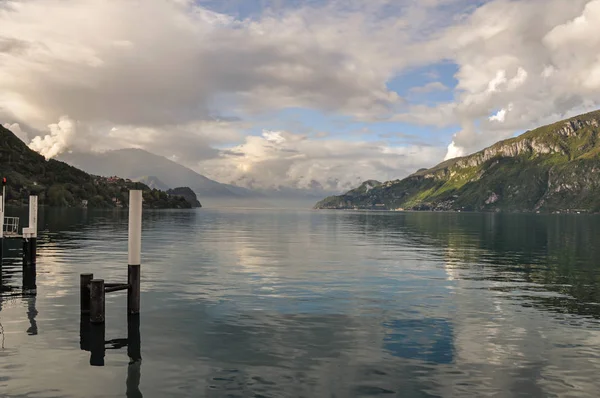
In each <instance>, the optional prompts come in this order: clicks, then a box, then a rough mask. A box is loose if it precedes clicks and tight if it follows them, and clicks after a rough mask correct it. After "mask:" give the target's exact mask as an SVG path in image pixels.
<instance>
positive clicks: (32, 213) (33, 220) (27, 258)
mask: <svg viewBox="0 0 600 398" xmlns="http://www.w3.org/2000/svg"><path fill="white" fill-rule="evenodd" d="M37 219H38V197H37V196H35V195H30V196H29V225H28V226H27V228H23V265H28V266H29V265H35V263H36V262H37Z"/></svg>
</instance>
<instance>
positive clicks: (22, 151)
mask: <svg viewBox="0 0 600 398" xmlns="http://www.w3.org/2000/svg"><path fill="white" fill-rule="evenodd" d="M0 176H2V177H6V179H7V185H6V204H7V205H26V204H27V203H28V201H29V195H38V201H39V204H40V205H49V206H60V207H123V206H127V202H128V200H129V190H131V189H141V190H142V191H143V198H144V207H147V208H148V207H150V208H190V207H192V204H191V203H189V202H188V201H187V200H186V199H185V197H184V196H181V195H168V194H167V193H166V192H163V191H159V190H156V189H150V188H149V187H148V186H146V185H144V184H142V183H138V182H132V181H131V180H126V179H122V178H118V177H111V178H106V177H98V176H93V175H90V174H87V173H85V172H84V171H81V170H79V169H77V168H75V167H73V166H69V165H68V164H66V163H63V162H60V161H57V160H54V159H50V160H46V159H45V158H44V157H43V156H41V155H40V154H38V153H37V152H35V151H32V150H31V149H29V147H27V145H25V143H24V142H23V141H21V140H20V139H19V138H17V136H15V135H14V134H13V133H12V132H11V131H10V130H7V129H6V128H4V127H2V126H1V125H0Z"/></svg>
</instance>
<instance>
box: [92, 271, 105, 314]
mask: <svg viewBox="0 0 600 398" xmlns="http://www.w3.org/2000/svg"><path fill="white" fill-rule="evenodd" d="M90 322H92V323H104V279H92V280H91V284H90Z"/></svg>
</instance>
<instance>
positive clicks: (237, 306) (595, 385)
mask: <svg viewBox="0 0 600 398" xmlns="http://www.w3.org/2000/svg"><path fill="white" fill-rule="evenodd" d="M25 211H26V209H24V210H22V215H23V217H24V215H25ZM11 215H12V214H11ZM40 227H41V228H42V231H41V233H40V237H39V242H38V264H37V280H36V283H37V295H35V296H32V295H31V294H24V295H23V294H20V293H21V286H22V280H23V276H22V273H21V262H20V252H19V251H18V250H17V249H18V246H19V244H18V243H20V242H12V243H9V244H5V257H6V256H9V257H12V258H8V259H6V258H5V264H4V268H3V281H2V283H3V290H4V292H3V295H2V298H1V299H0V332H1V335H0V339H1V341H0V343H1V347H2V348H0V396H6V397H123V396H127V397H141V396H143V397H189V396H193V397H199V396H206V397H223V396H231V397H367V396H377V395H383V396H402V397H430V396H444V397H446V396H460V397H466V396H484V395H485V396H502V397H504V396H523V397H532V396H533V397H535V396H561V397H569V396H573V397H575V396H577V397H581V396H597V394H598V391H599V389H600V377H599V376H598V375H599V374H600V321H599V319H600V307H599V304H600V265H599V262H600V261H599V260H600V248H599V247H600V246H599V245H598V238H599V237H600V217H597V216H590V215H535V214H475V213H400V212H392V213H387V212H351V211H339V212H335V211H310V210H259V209H245V210H244V209H226V210H225V209H223V210H218V209H208V208H206V209H200V210H186V211H144V218H143V238H142V239H143V242H142V302H141V316H140V318H139V325H136V324H135V322H133V323H132V322H130V324H129V325H128V319H127V316H126V313H125V312H126V311H125V308H126V293H124V292H116V293H110V294H108V295H107V307H106V317H107V319H106V325H105V330H104V332H103V333H104V334H105V336H102V337H100V338H101V339H103V340H106V341H107V342H108V343H107V344H106V345H104V344H102V343H103V340H100V346H99V347H98V344H97V341H98V340H97V339H98V336H99V334H98V332H97V331H96V332H93V331H92V332H90V326H89V324H88V323H87V322H80V321H81V317H80V314H79V274H80V273H83V272H93V273H94V274H95V277H97V278H103V279H105V280H106V281H109V282H119V281H125V280H126V277H127V253H126V251H127V213H126V211H92V210H88V211H86V210H75V209H71V210H67V209H64V210H61V209H45V210H42V211H41V213H40ZM23 293H30V292H27V291H25V292H23ZM128 326H129V327H128ZM128 337H129V339H130V340H129V343H132V342H133V344H129V345H130V347H127V346H125V344H126V343H127V342H128V341H127V340H125V339H127V338H128ZM136 342H137V343H136ZM136 345H137V348H138V349H139V350H140V352H141V358H142V360H141V361H131V363H130V358H129V355H135V354H132V353H131V352H132V351H135V350H136V348H135V347H134V346H136ZM92 363H93V365H94V366H93V365H92ZM99 364H101V365H103V366H95V365H99Z"/></svg>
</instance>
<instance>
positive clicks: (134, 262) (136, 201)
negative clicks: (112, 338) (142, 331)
mask: <svg viewBox="0 0 600 398" xmlns="http://www.w3.org/2000/svg"><path fill="white" fill-rule="evenodd" d="M128 249H129V256H128V257H129V258H128V263H127V264H128V265H127V283H128V285H129V289H128V290H127V313H128V314H130V315H131V314H139V313H140V281H141V275H140V268H141V267H140V264H141V251H142V191H140V190H131V191H129V236H128Z"/></svg>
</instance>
